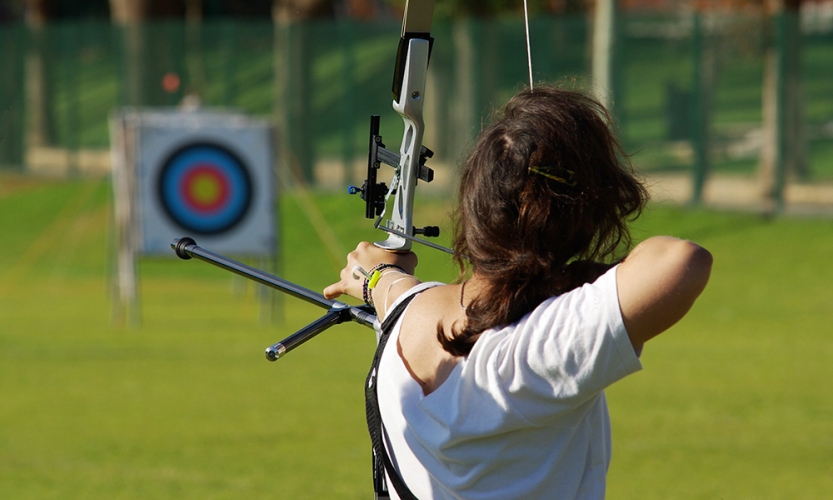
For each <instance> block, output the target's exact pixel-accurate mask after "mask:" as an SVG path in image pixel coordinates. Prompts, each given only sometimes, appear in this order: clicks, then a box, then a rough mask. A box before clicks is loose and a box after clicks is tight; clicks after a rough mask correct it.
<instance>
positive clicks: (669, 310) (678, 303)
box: [616, 236, 712, 348]
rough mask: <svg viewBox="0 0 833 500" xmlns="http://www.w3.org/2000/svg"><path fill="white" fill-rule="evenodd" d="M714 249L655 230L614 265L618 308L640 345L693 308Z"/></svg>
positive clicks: (635, 340)
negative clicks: (615, 268)
mask: <svg viewBox="0 0 833 500" xmlns="http://www.w3.org/2000/svg"><path fill="white" fill-rule="evenodd" d="M711 267H712V255H711V253H709V252H708V250H706V249H705V248H703V247H701V246H699V245H696V244H694V243H691V242H690V241H685V240H680V239H677V238H671V237H668V236H655V237H653V238H649V239H647V240H645V241H644V242H642V243H640V244H639V245H637V246H636V247H635V248H634V249H633V251H631V253H630V254H629V255H628V256H627V257H626V258H625V260H624V261H622V263H621V264H620V265H619V267H618V269H617V270H616V281H617V291H618V294H619V308H620V309H621V311H622V317H623V319H624V322H625V328H626V329H627V330H628V336H629V337H630V339H631V344H633V346H634V347H635V348H638V347H639V346H641V345H642V344H644V343H645V342H646V341H648V340H649V339H651V338H653V337H655V336H657V335H659V334H660V333H662V332H664V331H665V330H667V329H668V328H670V327H671V326H672V325H674V324H675V323H676V322H677V321H679V320H680V319H682V317H683V316H685V314H686V313H687V312H688V311H689V309H691V306H692V305H693V304H694V301H695V300H696V299H697V297H698V296H699V295H700V293H701V292H702V291H703V289H704V288H705V287H706V283H708V281H709V274H710V273H711Z"/></svg>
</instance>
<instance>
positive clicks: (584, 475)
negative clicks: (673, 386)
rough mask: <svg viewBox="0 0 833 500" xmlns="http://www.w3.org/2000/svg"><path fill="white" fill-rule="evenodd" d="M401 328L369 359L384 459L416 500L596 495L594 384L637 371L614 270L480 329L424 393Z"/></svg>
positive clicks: (598, 458)
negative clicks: (374, 360) (406, 360)
mask: <svg viewBox="0 0 833 500" xmlns="http://www.w3.org/2000/svg"><path fill="white" fill-rule="evenodd" d="M436 285H437V284H436V283H423V284H421V285H418V286H417V287H414V288H413V289H412V290H411V291H409V292H408V293H406V294H404V295H403V296H402V297H400V298H398V299H397V302H398V301H401V300H402V299H403V298H404V297H405V296H408V295H410V294H413V293H418V292H420V291H422V290H424V289H425V288H428V287H431V286H436ZM395 305H396V304H395V303H394V304H393V305H392V306H391V307H394V306H395ZM403 316H407V311H406V313H405V314H404V315H403ZM400 327H401V319H400V321H399V322H398V323H397V324H396V325H395V326H394V328H393V330H392V331H391V334H390V335H391V338H390V339H389V340H388V343H387V346H386V347H385V352H384V353H383V355H382V358H381V360H380V363H379V376H378V378H377V384H378V397H379V406H380V409H381V414H382V421H383V422H384V425H385V430H386V444H387V447H388V450H389V454H390V455H391V460H392V461H393V463H394V464H395V466H396V467H397V470H399V472H400V475H401V476H402V478H403V480H404V481H405V483H406V484H407V485H408V487H409V488H410V489H411V491H412V492H413V493H414V494H415V495H416V496H417V498H419V499H430V498H437V499H472V500H474V499H501V500H506V499H513V498H523V499H537V498H556V499H601V498H604V495H605V477H606V475H607V469H608V465H609V464H610V456H611V439H610V421H609V417H608V410H607V404H606V402H605V397H604V392H603V390H604V388H605V387H607V386H608V385H610V384H612V383H613V382H616V381H617V380H619V379H621V378H623V377H625V376H626V375H629V374H631V373H633V372H636V371H638V370H640V369H641V364H640V362H639V359H638V358H637V356H636V354H635V353H634V349H633V347H632V345H631V343H630V340H629V338H628V335H627V331H626V330H625V326H624V324H623V321H622V314H621V311H620V309H619V301H618V296H617V292H616V268H615V267H614V268H612V269H611V270H610V271H608V272H607V273H605V274H604V275H603V276H601V277H600V278H599V279H598V280H596V281H595V282H594V283H589V284H586V285H584V286H582V287H580V288H576V289H574V290H571V291H570V292H567V293H565V294H563V295H559V296H557V297H553V298H551V299H548V300H547V301H545V302H543V303H542V304H541V305H539V306H538V307H537V308H536V309H535V310H534V311H532V312H531V313H529V314H527V315H526V316H524V317H523V318H522V319H521V320H520V321H518V322H517V323H515V324H512V325H510V326H507V327H504V328H500V329H492V330H488V331H486V332H484V333H483V334H482V335H481V337H480V338H479V339H478V340H477V343H476V344H475V345H474V348H473V349H472V351H471V353H470V354H469V355H468V356H466V357H465V358H462V359H461V360H460V361H459V363H458V364H457V366H456V367H455V368H454V370H453V372H452V373H451V375H450V376H449V377H448V379H447V380H446V381H445V382H443V384H442V385H441V386H440V387H439V388H437V389H436V390H435V391H434V392H432V393H431V394H429V395H428V396H425V395H423V392H422V388H421V386H420V385H419V383H418V382H417V381H416V380H414V379H413V378H412V377H411V375H410V373H409V372H408V370H407V368H406V367H405V365H404V364H403V362H402V359H401V358H400V356H399V353H398V352H397V348H396V346H397V344H398V337H399V331H400ZM389 484H390V483H389ZM390 489H391V490H392V489H393V488H392V487H390ZM391 497H392V498H398V497H397V495H396V492H395V491H391Z"/></svg>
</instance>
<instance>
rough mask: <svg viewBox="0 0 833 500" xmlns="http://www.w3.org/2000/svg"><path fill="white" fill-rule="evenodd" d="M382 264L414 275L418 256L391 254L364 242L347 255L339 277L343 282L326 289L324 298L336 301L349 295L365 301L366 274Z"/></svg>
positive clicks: (411, 253)
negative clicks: (335, 299)
mask: <svg viewBox="0 0 833 500" xmlns="http://www.w3.org/2000/svg"><path fill="white" fill-rule="evenodd" d="M381 264H390V265H393V266H396V267H399V268H401V269H402V270H403V271H405V272H406V273H407V274H409V275H413V274H414V270H415V269H416V266H417V256H416V254H415V253H413V252H403V253H398V252H389V251H387V250H384V249H382V248H379V247H377V246H376V245H373V244H372V243H368V242H366V241H363V242H361V243H359V245H358V246H357V247H356V249H355V250H353V251H352V252H350V253H349V254H347V265H346V266H345V267H344V269H342V270H341V273H340V275H339V276H340V278H341V280H340V281H339V282H338V283H333V284H332V285H330V286H328V287H327V288H325V289H324V296H325V297H327V298H328V299H334V298H336V297H338V296H340V295H349V296H351V297H355V298H357V299H359V300H364V297H363V290H362V288H363V286H364V282H365V280H366V278H365V276H364V274H365V273H370V272H372V270H373V269H374V268H376V267H377V266H379V265H381ZM383 272H384V271H383Z"/></svg>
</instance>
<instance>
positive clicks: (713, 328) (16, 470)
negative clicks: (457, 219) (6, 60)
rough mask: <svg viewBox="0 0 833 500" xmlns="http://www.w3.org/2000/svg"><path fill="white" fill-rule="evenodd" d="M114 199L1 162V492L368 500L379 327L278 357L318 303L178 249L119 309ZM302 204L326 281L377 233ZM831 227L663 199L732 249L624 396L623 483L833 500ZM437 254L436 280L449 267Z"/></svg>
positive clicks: (695, 231) (317, 267) (628, 491)
mask: <svg viewBox="0 0 833 500" xmlns="http://www.w3.org/2000/svg"><path fill="white" fill-rule="evenodd" d="M109 198H110V195H109V186H108V184H107V183H106V182H104V181H89V180H86V181H84V180H78V181H69V182H60V183H59V182H54V183H53V182H45V181H33V180H27V179H21V178H14V177H0V498H3V499H39V500H40V499H114V498H117V499H147V498H153V499H186V498H194V499H200V500H207V499H256V498H287V499H296V498H298V499H307V498H309V499H321V498H338V499H367V498H371V495H372V493H371V484H370V470H369V462H370V461H369V447H370V444H369V439H368V438H367V436H366V428H365V424H364V410H363V408H364V405H363V401H362V399H363V394H362V384H363V381H364V376H365V371H366V369H367V366H368V364H369V363H370V357H371V354H372V351H373V348H374V343H375V342H374V338H373V334H372V332H371V331H370V330H369V329H367V328H364V327H360V326H357V325H341V326H339V327H336V328H333V329H331V330H328V331H327V332H325V333H323V334H322V335H321V336H319V337H317V338H315V339H313V340H311V341H310V342H309V343H308V344H306V345H304V346H302V347H300V348H299V349H297V350H296V351H294V352H292V353H290V354H289V355H287V357H286V358H284V359H282V360H280V361H278V362H276V363H268V362H267V361H265V359H264V357H263V354H262V353H263V349H264V348H265V347H266V346H268V345H270V344H272V343H274V342H276V341H278V340H281V339H282V338H284V337H285V336H287V335H288V334H290V333H292V332H294V331H295V330H296V329H298V328H300V327H302V326H304V325H305V324H306V323H307V322H309V321H311V320H312V319H315V318H317V317H318V315H319V313H320V310H317V309H315V308H313V307H312V306H307V305H305V304H303V303H299V302H297V301H290V300H289V299H287V301H286V302H285V307H284V309H283V310H284V315H285V317H284V321H283V322H282V323H281V324H277V325H267V324H262V323H261V322H260V320H259V319H258V317H259V315H258V311H257V300H256V295H255V293H254V289H253V287H252V286H248V287H246V286H244V285H243V284H242V282H241V280H240V279H239V278H234V277H232V276H231V275H229V274H228V273H224V272H223V271H220V270H218V269H215V268H214V267H212V266H209V265H208V264H205V263H202V262H197V261H193V260H192V261H187V262H185V261H181V260H178V259H156V260H150V259H146V260H142V262H141V272H140V274H141V306H142V317H143V323H142V326H141V327H139V328H132V329H129V328H122V327H115V326H113V323H112V321H111V313H110V311H111V305H110V288H109V283H108V269H109V267H110V265H111V258H110V257H109V250H108V248H110V245H111V238H110V237H109V236H108V232H109V228H110V227H111V224H110V222H109V203H110V199H109ZM299 200H300V198H298V197H296V196H286V197H285V198H284V199H283V201H282V204H281V213H282V230H281V233H282V238H283V248H284V260H283V265H282V266H283V272H282V275H283V276H285V277H286V278H288V279H290V280H293V281H296V282H299V283H301V284H304V285H305V286H308V287H309V288H313V289H317V290H320V289H321V288H323V287H324V286H325V285H327V284H329V282H330V281H332V280H333V279H334V278H335V276H336V275H337V270H338V266H337V264H336V263H335V262H333V258H332V257H331V254H332V253H336V254H338V252H344V251H346V250H349V249H350V248H351V247H352V246H353V245H354V244H355V243H356V242H357V241H358V240H359V239H373V238H377V239H378V238H380V237H381V233H378V232H375V231H373V230H372V229H369V228H370V224H369V221H366V220H365V219H363V218H362V217H361V212H362V207H361V206H360V204H359V203H358V201H357V200H355V199H351V198H349V197H347V196H342V195H325V194H318V195H315V196H314V197H313V198H312V202H313V204H314V205H315V206H316V207H317V208H318V209H319V210H320V211H321V213H322V214H323V215H324V216H325V217H326V219H327V220H329V221H330V227H329V228H323V230H325V231H332V234H331V235H330V237H331V238H332V240H331V241H335V242H337V243H336V244H335V246H342V247H343V248H341V249H338V248H334V244H333V243H332V242H331V243H329V244H328V245H329V246H330V248H327V246H326V245H325V244H324V243H322V242H321V241H322V240H321V239H320V238H319V237H318V233H317V232H316V231H315V230H314V229H313V227H312V225H311V223H310V222H309V219H308V218H307V217H306V216H305V211H303V210H302V209H301V208H300V206H302V205H301V204H299ZM423 211H424V212H425V215H423V216H421V217H420V218H419V219H420V221H422V220H423V219H424V221H423V223H436V222H438V221H439V219H440V218H441V217H443V215H444V214H445V211H446V207H445V205H444V204H443V202H442V201H441V200H428V201H427V205H426V206H425V207H424V210H423ZM443 220H444V221H445V223H446V225H447V219H443ZM831 224H832V223H831V221H830V220H824V219H801V220H799V219H775V220H764V219H761V218H760V217H758V216H755V215H749V214H726V213H714V212H708V211H688V210H683V209H679V208H673V207H660V206H653V207H651V208H650V210H648V212H647V213H646V214H645V216H644V217H643V219H641V220H640V221H639V222H638V223H637V224H636V225H635V231H634V235H635V237H636V238H637V239H642V238H644V237H647V236H648V235H651V234H656V233H665V234H673V235H676V236H681V237H685V238H690V239H693V240H695V241H697V242H699V243H701V244H703V245H704V246H706V247H707V248H709V249H710V250H711V251H712V252H713V253H714V256H715V265H714V272H713V276H712V281H711V283H710V285H709V287H708V288H707V290H706V292H705V293H704V295H703V297H702V299H701V300H700V301H699V302H698V303H697V304H696V305H695V307H694V309H693V310H692V312H691V313H690V315H689V316H688V317H687V318H686V319H685V320H684V321H683V322H681V323H680V324H679V325H677V326H676V327H674V328H673V329H672V330H671V331H669V332H668V333H666V334H664V335H663V336H661V337H660V338H658V339H657V340H654V341H652V342H651V343H649V344H648V346H647V347H646V350H645V353H644V355H643V364H644V366H645V370H644V371H643V372H641V373H639V374H636V375H635V376H632V377H630V378H629V379H627V380H625V381H623V382H621V383H619V384H617V385H616V386H614V387H612V388H611V389H610V390H609V391H608V399H609V403H610V407H611V417H612V421H613V431H614V459H613V465H612V467H611V471H610V475H609V479H610V481H609V494H608V498H610V499H613V500H618V499H663V500H665V499H727V500H728V499H733V500H736V499H796V498H801V499H827V498H831V497H833V474H831V472H833V397H831V396H833V389H831V382H830V380H831V379H833V363H831V360H833V340H831V326H830V325H831V324H833V307H832V305H833V290H831V286H830V281H831V279H830V276H831V274H833V272H831V266H830V258H831V255H833V231H831ZM319 229H321V228H320V227H319ZM420 254H421V263H420V266H419V268H418V271H419V273H418V274H420V275H421V276H422V277H423V278H424V279H440V280H448V279H452V278H453V276H454V269H453V267H452V266H451V264H450V262H449V259H448V258H447V257H446V256H445V255H444V254H441V253H440V252H436V251H433V250H428V249H425V250H421V251H420Z"/></svg>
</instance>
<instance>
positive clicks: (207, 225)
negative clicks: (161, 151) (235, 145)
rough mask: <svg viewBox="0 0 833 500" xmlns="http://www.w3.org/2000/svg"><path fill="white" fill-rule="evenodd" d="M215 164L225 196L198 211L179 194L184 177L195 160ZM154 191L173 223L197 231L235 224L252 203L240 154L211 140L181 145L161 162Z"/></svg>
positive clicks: (220, 229)
mask: <svg viewBox="0 0 833 500" xmlns="http://www.w3.org/2000/svg"><path fill="white" fill-rule="evenodd" d="M203 163H205V164H210V165H212V166H213V167H216V168H217V169H218V170H219V171H220V173H221V175H222V176H223V178H224V179H225V180H226V182H227V183H228V200H227V202H226V203H225V204H224V205H222V206H221V207H219V209H218V211H213V212H212V213H201V212H199V211H196V210H194V207H192V206H190V205H188V203H187V202H186V200H185V199H183V197H182V193H183V192H184V191H185V186H184V182H185V177H186V176H187V175H188V173H189V172H190V171H191V170H192V169H193V168H194V167H195V166H197V165H199V164H203ZM157 194H158V196H159V200H160V202H161V205H162V208H163V211H164V212H165V215H167V216H168V218H169V219H170V220H171V222H173V223H174V224H176V225H178V226H180V227H181V228H182V229H184V230H186V231H190V232H192V233H195V234H198V235H212V234H219V233H223V232H225V231H228V230H229V229H231V228H232V227H234V226H235V225H237V224H238V223H239V222H240V221H241V220H243V218H244V217H245V216H246V214H247V213H248V211H249V209H250V207H251V205H252V197H253V192H252V181H251V177H250V176H249V172H248V170H247V169H246V167H245V165H244V164H243V162H242V161H240V158H238V157H237V155H235V154H234V153H232V152H231V151H229V150H228V149H226V148H224V147H222V146H220V145H218V144H213V143H195V144H189V145H187V146H184V147H182V148H180V149H178V150H177V151H175V152H174V153H173V154H171V155H170V156H169V157H168V159H167V160H166V161H165V162H164V163H163V164H162V169H161V170H160V172H159V177H158V179H157Z"/></svg>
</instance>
